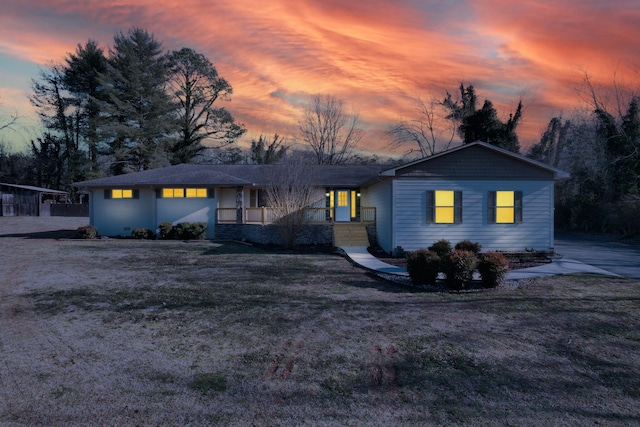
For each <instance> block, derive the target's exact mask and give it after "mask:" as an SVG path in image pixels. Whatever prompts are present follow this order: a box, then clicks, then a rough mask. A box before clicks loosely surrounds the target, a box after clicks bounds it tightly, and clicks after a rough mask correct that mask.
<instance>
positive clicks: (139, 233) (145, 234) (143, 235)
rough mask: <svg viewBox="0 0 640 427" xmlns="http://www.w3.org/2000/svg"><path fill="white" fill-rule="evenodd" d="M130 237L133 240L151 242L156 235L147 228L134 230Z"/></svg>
mask: <svg viewBox="0 0 640 427" xmlns="http://www.w3.org/2000/svg"><path fill="white" fill-rule="evenodd" d="M131 237H133V238H134V239H146V240H152V239H154V238H155V237H156V233H154V232H153V230H150V229H148V228H134V229H133V231H132V232H131Z"/></svg>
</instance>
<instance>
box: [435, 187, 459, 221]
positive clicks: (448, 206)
mask: <svg viewBox="0 0 640 427" xmlns="http://www.w3.org/2000/svg"><path fill="white" fill-rule="evenodd" d="M435 208H436V215H435V222H436V223H440V224H453V223H454V222H455V221H454V218H455V217H454V211H455V201H454V192H453V191H446V190H436V194H435Z"/></svg>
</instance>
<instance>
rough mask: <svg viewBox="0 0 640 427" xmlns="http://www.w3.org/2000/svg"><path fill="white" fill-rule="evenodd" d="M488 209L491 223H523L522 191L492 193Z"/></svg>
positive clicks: (490, 193)
mask: <svg viewBox="0 0 640 427" xmlns="http://www.w3.org/2000/svg"><path fill="white" fill-rule="evenodd" d="M488 207H489V212H488V219H489V222H490V223H495V224H516V223H521V222H522V192H521V191H490V192H489V203H488Z"/></svg>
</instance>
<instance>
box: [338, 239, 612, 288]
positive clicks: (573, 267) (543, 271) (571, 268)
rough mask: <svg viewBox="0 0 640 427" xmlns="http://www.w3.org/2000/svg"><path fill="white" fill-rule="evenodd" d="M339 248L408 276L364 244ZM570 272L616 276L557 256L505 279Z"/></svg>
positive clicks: (367, 264) (370, 265) (363, 262)
mask: <svg viewBox="0 0 640 427" xmlns="http://www.w3.org/2000/svg"><path fill="white" fill-rule="evenodd" d="M340 249H342V250H343V251H344V253H345V254H346V256H347V257H348V258H349V259H351V260H352V261H353V262H355V263H356V264H358V265H359V266H361V267H363V268H365V269H367V270H372V271H375V272H376V273H384V274H393V275H397V276H405V277H408V276H409V273H408V272H407V270H406V269H404V268H402V267H396V266H395V265H391V264H387V263H386V262H382V261H380V260H379V259H378V258H376V257H374V256H373V255H371V254H370V253H369V251H368V250H367V248H366V247H365V246H342V247H340ZM572 273H593V274H603V275H607V276H618V275H617V274H614V273H611V272H609V271H607V270H603V269H601V268H598V267H594V266H592V265H589V264H585V263H583V262H580V261H576V260H574V259H567V258H559V259H554V260H553V262H551V263H549V264H544V265H540V266H538V267H531V268H523V269H520V270H512V271H509V272H508V273H507V277H506V278H507V280H517V279H530V278H533V277H544V276H554V275H556V274H572Z"/></svg>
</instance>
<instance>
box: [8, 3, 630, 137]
mask: <svg viewBox="0 0 640 427" xmlns="http://www.w3.org/2000/svg"><path fill="white" fill-rule="evenodd" d="M77 3H78V2H67V1H62V0H60V1H44V0H23V1H21V2H20V3H16V4H10V5H6V6H3V15H2V16H0V54H4V55H5V56H9V57H15V58H20V59H26V60H29V61H32V62H35V63H39V64H44V63H47V62H48V61H60V60H62V59H63V58H64V57H65V55H66V54H67V52H70V51H73V50H75V46H76V45H77V44H78V43H84V42H86V40H87V39H89V38H92V39H95V40H97V41H99V42H100V43H101V44H102V45H103V46H104V47H107V46H109V45H111V44H112V39H113V34H114V33H115V32H116V31H118V30H122V31H126V30H127V29H128V28H129V27H131V26H140V27H143V28H146V29H147V30H149V31H151V32H153V33H155V35H156V37H157V38H158V39H159V40H163V41H164V47H165V48H166V49H178V48H180V47H182V46H188V47H191V48H194V49H196V50H198V51H200V52H202V53H204V54H205V55H206V56H207V57H208V58H209V59H211V60H212V62H213V63H214V64H215V65H216V67H217V68H218V71H219V73H220V74H221V75H222V76H223V77H225V78H226V79H227V80H228V81H229V82H230V83H231V85H232V86H233V88H234V95H233V96H232V101H231V102H230V103H229V104H225V106H227V108H229V109H230V110H231V111H232V112H233V114H234V115H235V116H236V118H237V120H238V121H239V122H242V123H245V124H246V125H247V127H248V129H249V135H254V136H255V135H258V134H260V133H261V132H266V133H275V132H278V133H280V134H283V135H287V134H293V133H294V132H295V122H296V119H297V117H298V115H299V113H300V106H301V105H302V104H303V103H304V102H305V101H306V100H307V99H308V97H309V96H310V95H311V94H314V93H321V92H326V93H332V94H334V95H336V96H338V97H341V98H343V99H344V100H345V101H346V102H347V103H348V104H349V105H351V106H353V107H354V108H355V109H356V110H358V111H359V112H360V115H361V117H362V119H363V122H364V123H366V124H367V126H368V127H369V129H370V130H371V132H370V133H369V135H368V136H367V137H366V138H365V139H366V141H365V145H366V146H367V147H370V148H371V149H372V150H375V149H376V147H377V148H379V149H381V150H382V149H385V147H386V145H387V142H388V141H387V140H386V138H387V137H386V136H385V135H384V132H383V130H384V129H386V127H387V126H388V125H389V124H390V123H392V122H393V121H395V120H398V119H399V118H400V117H406V116H408V115H410V114H412V109H413V105H412V102H411V97H412V96H414V95H416V94H421V95H423V96H431V95H433V96H436V97H438V98H443V97H444V94H445V90H449V91H451V92H453V93H456V91H457V87H458V85H459V83H460V82H461V81H464V82H465V83H467V84H474V85H475V86H476V89H477V92H478V95H479V96H480V98H489V99H491V100H492V101H494V104H495V105H496V106H497V107H498V109H499V110H500V111H501V112H503V114H504V115H505V116H506V115H507V114H508V112H510V111H513V109H514V108H515V104H516V103H517V101H518V99H519V98H520V97H521V96H523V97H524V101H525V105H527V109H526V111H525V118H524V122H523V125H522V127H521V129H520V132H519V134H520V138H521V141H522V142H523V144H525V145H526V144H530V143H532V142H534V141H536V140H537V139H538V138H539V135H540V133H541V132H542V131H543V129H544V127H545V126H546V123H547V122H548V120H549V119H550V118H551V117H552V116H553V115H555V114H558V113H559V112H560V111H567V110H570V109H572V108H573V106H575V105H576V104H577V103H578V99H577V98H576V95H575V90H574V88H575V86H577V85H579V84H580V81H581V78H582V73H583V71H582V70H587V71H588V72H589V73H591V74H593V75H594V77H595V78H597V79H600V80H601V81H606V80H607V79H610V78H611V76H612V73H613V71H614V69H615V67H616V64H619V63H622V64H632V61H635V60H636V59H635V58H636V54H637V47H636V45H637V42H636V41H637V40H638V36H639V35H640V34H639V33H640V26H639V25H638V23H639V22H640V8H638V7H637V6H636V5H635V0H619V1H616V2H601V1H599V0H589V1H584V0H580V1H578V0H556V1H554V2H553V3H549V2H539V1H533V0H521V1H519V2H515V3H514V2H512V1H507V0H479V1H471V0H467V1H455V2H451V1H443V2H398V1H391V0H372V1H370V2H357V1H344V0H296V1H294V0H273V1H268V2H267V1H264V0H260V1H258V0H217V1H215V2H211V1H206V0H181V1H174V0H155V1H151V0H137V1H133V0H114V1H111V2H103V1H101V0H100V1H98V0H91V1H86V2H81V4H77ZM1 65H2V63H1V62H0V66H1ZM621 69H622V68H621ZM626 69H627V68H625V70H626ZM31 77H36V76H31ZM618 78H624V79H625V80H626V81H628V82H632V83H636V84H637V82H638V81H639V80H638V76H637V74H633V73H628V74H627V73H626V72H625V73H624V75H623V73H622V72H621V74H619V75H618Z"/></svg>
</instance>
